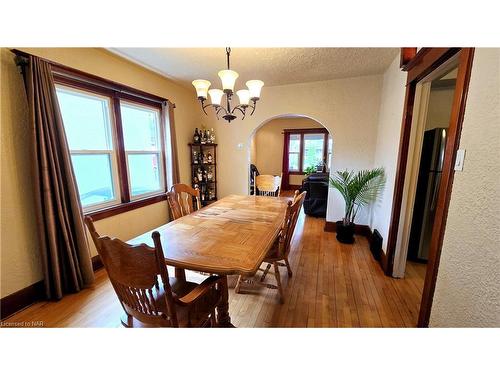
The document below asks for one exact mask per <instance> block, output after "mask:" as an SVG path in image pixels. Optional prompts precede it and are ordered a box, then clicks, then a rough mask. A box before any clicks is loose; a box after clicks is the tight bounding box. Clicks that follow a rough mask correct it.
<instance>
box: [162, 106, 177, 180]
mask: <svg viewBox="0 0 500 375" xmlns="http://www.w3.org/2000/svg"><path fill="white" fill-rule="evenodd" d="M174 108H175V104H173V103H171V102H165V103H163V104H162V111H161V112H162V117H163V119H162V121H163V123H164V124H165V126H164V128H165V131H166V133H167V134H166V142H165V143H166V149H167V150H166V153H167V176H168V180H169V181H168V184H169V187H170V186H171V185H173V184H178V183H179V182H180V176H179V157H178V154H177V140H176V137H175V122H174Z"/></svg>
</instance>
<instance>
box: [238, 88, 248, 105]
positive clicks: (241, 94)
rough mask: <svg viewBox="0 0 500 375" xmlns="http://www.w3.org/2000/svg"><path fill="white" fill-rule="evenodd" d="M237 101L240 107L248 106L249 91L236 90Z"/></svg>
mask: <svg viewBox="0 0 500 375" xmlns="http://www.w3.org/2000/svg"><path fill="white" fill-rule="evenodd" d="M236 95H238V99H239V100H240V105H248V103H249V102H250V91H248V90H238V91H236Z"/></svg>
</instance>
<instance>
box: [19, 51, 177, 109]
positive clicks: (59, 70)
mask: <svg viewBox="0 0 500 375" xmlns="http://www.w3.org/2000/svg"><path fill="white" fill-rule="evenodd" d="M10 51H11V52H12V53H14V54H15V55H16V57H15V58H14V60H15V63H16V65H17V66H18V67H19V69H20V70H21V73H22V74H23V75H24V73H25V69H26V66H27V65H28V64H29V58H30V57H31V56H33V57H37V58H39V59H41V60H42V61H45V62H46V63H48V64H49V65H50V66H51V67H52V68H53V71H52V73H53V74H55V75H59V76H63V77H64V76H65V77H71V78H74V79H77V80H80V81H82V82H87V83H91V84H94V85H97V86H100V87H103V88H106V89H110V90H113V91H117V92H119V93H124V94H128V95H132V96H136V97H139V98H143V99H148V100H151V101H153V102H157V103H164V102H168V103H170V104H171V105H172V107H173V108H175V103H172V102H171V101H170V100H169V99H167V98H163V97H161V96H158V95H154V94H150V93H147V92H145V91H142V90H139V89H135V88H133V87H130V86H126V85H123V84H121V83H118V82H115V81H111V80H109V79H106V78H102V77H99V76H96V75H93V74H90V73H87V72H84V71H82V70H78V69H75V68H72V67H69V66H67V65H63V64H60V63H58V62H55V61H52V60H48V59H46V58H43V57H40V56H36V55H33V54H31V53H28V52H24V51H20V50H18V49H11V50H10Z"/></svg>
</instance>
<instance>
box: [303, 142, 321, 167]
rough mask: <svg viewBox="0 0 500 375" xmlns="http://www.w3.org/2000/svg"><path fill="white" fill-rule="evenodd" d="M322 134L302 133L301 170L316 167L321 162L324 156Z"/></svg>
mask: <svg viewBox="0 0 500 375" xmlns="http://www.w3.org/2000/svg"><path fill="white" fill-rule="evenodd" d="M324 150H325V136H324V134H304V157H303V158H302V160H303V161H302V170H303V171H304V170H306V169H307V168H309V167H316V166H317V165H318V164H321V163H322V162H323V159H324V157H325V155H324Z"/></svg>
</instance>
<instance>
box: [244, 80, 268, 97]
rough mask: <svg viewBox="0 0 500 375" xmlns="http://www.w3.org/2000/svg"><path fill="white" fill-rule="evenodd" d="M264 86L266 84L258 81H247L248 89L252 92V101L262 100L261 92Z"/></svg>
mask: <svg viewBox="0 0 500 375" xmlns="http://www.w3.org/2000/svg"><path fill="white" fill-rule="evenodd" d="M262 86H264V82H262V81H260V80H258V79H253V80H251V81H247V87H248V90H249V91H250V98H252V99H258V98H260V90H261V89H262Z"/></svg>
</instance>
